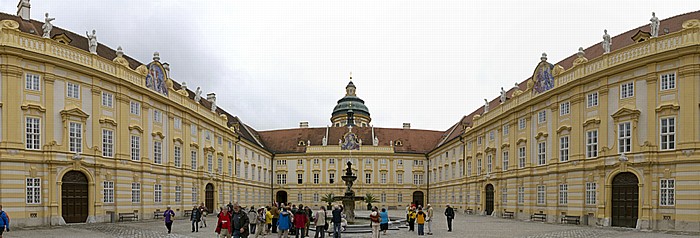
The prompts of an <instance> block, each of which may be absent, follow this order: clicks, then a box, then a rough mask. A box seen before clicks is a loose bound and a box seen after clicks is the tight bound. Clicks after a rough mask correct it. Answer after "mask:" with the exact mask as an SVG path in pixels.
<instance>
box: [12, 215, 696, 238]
mask: <svg viewBox="0 0 700 238" xmlns="http://www.w3.org/2000/svg"><path fill="white" fill-rule="evenodd" d="M358 213H359V214H358V216H363V215H366V214H367V213H366V212H358ZM392 215H394V216H402V215H403V212H401V211H395V212H392ZM208 221H209V223H208V225H209V227H207V228H202V229H200V230H199V233H192V232H190V228H191V227H190V224H189V222H188V221H187V220H176V221H175V223H174V225H173V233H172V234H167V231H166V229H165V226H164V225H163V223H162V221H159V220H150V219H147V220H143V221H137V222H121V223H98V224H76V225H68V226H61V227H39V228H26V229H19V228H18V229H14V230H12V231H11V232H7V233H5V234H4V235H5V236H4V237H5V238H12V237H22V238H34V237H36V238H39V237H41V238H46V237H57V238H59V237H60V238H88V237H90V238H94V237H124V238H127V237H143V238H151V237H153V238H156V237H216V236H215V233H214V228H215V225H214V224H215V223H216V220H215V217H209V220H208ZM453 226H454V227H453V232H447V222H446V221H445V219H444V216H443V215H442V213H441V211H436V219H435V221H434V223H433V233H434V235H432V236H428V237H436V238H437V237H440V238H442V237H445V238H452V237H455V238H457V237H460V238H461V237H616V238H619V237H650V238H651V237H677V238H681V237H695V238H697V237H699V236H700V234H699V233H682V232H650V231H636V230H632V229H620V228H596V227H588V226H577V225H561V224H546V223H541V222H527V221H517V220H510V219H500V218H494V217H487V216H476V215H463V214H458V215H457V217H456V219H455V221H454V222H453ZM426 232H427V227H426ZM273 235H274V236H273ZM273 235H268V236H266V237H270V238H272V237H277V236H276V235H277V234H273ZM311 235H312V236H311V237H313V234H312V233H311ZM415 236H418V235H417V233H409V232H408V231H407V230H406V229H403V230H398V231H389V232H388V233H387V235H386V236H384V235H383V236H382V237H387V238H391V237H396V238H399V237H401V238H404V237H415ZM326 237H328V236H326ZM343 237H348V238H355V237H370V235H369V234H343Z"/></svg>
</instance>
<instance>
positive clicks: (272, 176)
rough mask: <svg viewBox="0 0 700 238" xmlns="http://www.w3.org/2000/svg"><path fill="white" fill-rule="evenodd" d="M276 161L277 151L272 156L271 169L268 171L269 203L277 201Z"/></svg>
mask: <svg viewBox="0 0 700 238" xmlns="http://www.w3.org/2000/svg"><path fill="white" fill-rule="evenodd" d="M274 161H275V153H274V152H273V153H272V157H271V158H270V168H271V169H270V171H268V173H269V175H270V203H268V205H269V204H272V203H273V202H275V179H276V178H275V167H274V166H275V163H274Z"/></svg>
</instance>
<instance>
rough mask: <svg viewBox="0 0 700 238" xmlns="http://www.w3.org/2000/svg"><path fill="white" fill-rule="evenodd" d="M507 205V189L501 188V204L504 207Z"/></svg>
mask: <svg viewBox="0 0 700 238" xmlns="http://www.w3.org/2000/svg"><path fill="white" fill-rule="evenodd" d="M507 203H508V188H506V187H502V188H501V204H503V205H506V204H507Z"/></svg>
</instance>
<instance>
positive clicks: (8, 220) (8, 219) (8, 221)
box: [0, 211, 10, 225]
mask: <svg viewBox="0 0 700 238" xmlns="http://www.w3.org/2000/svg"><path fill="white" fill-rule="evenodd" d="M2 214H5V217H7V224H8V225H9V224H10V214H7V212H5V211H1V212H0V216H2Z"/></svg>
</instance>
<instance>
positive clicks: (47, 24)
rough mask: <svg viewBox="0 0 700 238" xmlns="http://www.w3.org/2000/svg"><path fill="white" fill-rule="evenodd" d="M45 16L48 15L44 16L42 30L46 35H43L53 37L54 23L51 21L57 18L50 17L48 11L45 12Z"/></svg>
mask: <svg viewBox="0 0 700 238" xmlns="http://www.w3.org/2000/svg"><path fill="white" fill-rule="evenodd" d="M44 16H46V17H45V18H44V25H42V26H41V30H43V31H44V35H42V37H44V38H51V30H53V24H51V21H53V20H56V18H51V17H49V13H48V12H47V13H46V14H44Z"/></svg>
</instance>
